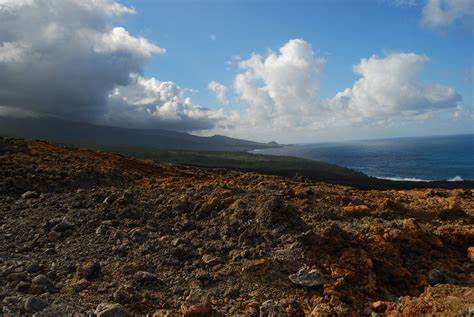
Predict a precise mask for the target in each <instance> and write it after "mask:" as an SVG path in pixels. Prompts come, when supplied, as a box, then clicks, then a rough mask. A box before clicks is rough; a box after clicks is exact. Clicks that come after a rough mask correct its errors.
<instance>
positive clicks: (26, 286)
mask: <svg viewBox="0 0 474 317" xmlns="http://www.w3.org/2000/svg"><path fill="white" fill-rule="evenodd" d="M30 286H31V284H30V283H28V282H24V281H21V282H20V283H18V284H17V285H16V287H15V290H16V291H17V292H21V293H27V292H28V291H29V290H30Z"/></svg>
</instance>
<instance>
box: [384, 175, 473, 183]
mask: <svg viewBox="0 0 474 317" xmlns="http://www.w3.org/2000/svg"><path fill="white" fill-rule="evenodd" d="M375 178H378V179H387V180H390V181H395V182H434V180H432V179H423V178H415V177H382V176H380V177H379V176H375ZM446 181H448V182H462V181H464V179H463V178H462V177H461V176H458V175H456V176H454V177H453V178H448V179H447V180H446Z"/></svg>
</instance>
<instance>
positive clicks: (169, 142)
mask: <svg viewBox="0 0 474 317" xmlns="http://www.w3.org/2000/svg"><path fill="white" fill-rule="evenodd" d="M0 135H3V136H10V137H21V138H29V139H45V140H48V141H53V142H60V143H68V144H77V145H88V146H120V147H143V148H154V149H174V150H201V151H204V150H205V151H228V152H237V151H250V150H254V149H261V148H269V147H276V146H279V145H278V144H277V143H275V142H271V143H268V144H267V143H259V142H253V141H247V140H240V139H234V138H229V137H226V136H222V135H215V136H212V137H200V136H195V135H191V134H188V133H183V132H176V131H169V130H161V129H150V130H145V129H126V128H118V127H109V126H100V125H93V124H89V123H80V122H73V121H65V120H59V119H54V118H41V119H36V118H6V117H0Z"/></svg>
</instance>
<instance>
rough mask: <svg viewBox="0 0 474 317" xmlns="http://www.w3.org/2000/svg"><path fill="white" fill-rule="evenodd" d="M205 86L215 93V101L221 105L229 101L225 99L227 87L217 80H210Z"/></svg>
mask: <svg viewBox="0 0 474 317" xmlns="http://www.w3.org/2000/svg"><path fill="white" fill-rule="evenodd" d="M207 88H208V89H209V90H210V91H212V92H213V93H214V94H215V95H216V99H217V101H218V102H219V103H220V104H221V105H228V104H229V103H230V101H229V99H227V87H226V86H224V85H223V84H221V83H219V82H217V81H211V82H210V83H209V84H208V85H207Z"/></svg>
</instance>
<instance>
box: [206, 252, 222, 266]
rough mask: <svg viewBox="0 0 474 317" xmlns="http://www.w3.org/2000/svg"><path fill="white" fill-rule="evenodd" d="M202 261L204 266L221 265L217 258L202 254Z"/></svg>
mask: <svg viewBox="0 0 474 317" xmlns="http://www.w3.org/2000/svg"><path fill="white" fill-rule="evenodd" d="M202 261H203V262H204V263H205V264H208V265H216V264H219V263H221V261H220V259H219V258H218V257H215V256H212V255H210V254H204V255H203V256H202Z"/></svg>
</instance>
